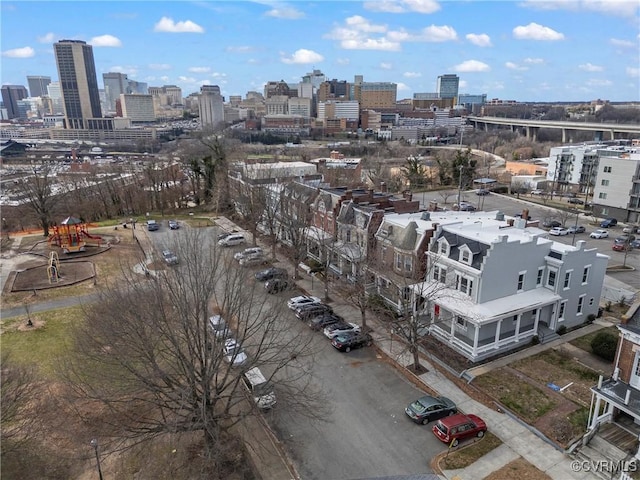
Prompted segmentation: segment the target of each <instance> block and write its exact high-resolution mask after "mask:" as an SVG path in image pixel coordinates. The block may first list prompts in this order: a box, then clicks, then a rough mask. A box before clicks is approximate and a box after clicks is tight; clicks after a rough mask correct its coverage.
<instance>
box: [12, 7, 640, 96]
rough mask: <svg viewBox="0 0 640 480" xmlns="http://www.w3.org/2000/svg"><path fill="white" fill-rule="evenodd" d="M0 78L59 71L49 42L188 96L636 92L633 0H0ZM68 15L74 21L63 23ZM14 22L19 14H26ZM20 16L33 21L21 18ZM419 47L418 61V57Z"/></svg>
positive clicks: (22, 79) (639, 67) (639, 38)
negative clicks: (276, 91) (291, 90)
mask: <svg viewBox="0 0 640 480" xmlns="http://www.w3.org/2000/svg"><path fill="white" fill-rule="evenodd" d="M1 8H2V19H1V27H2V28H1V30H2V33H1V36H2V66H3V68H2V78H1V83H2V84H3V85H5V84H11V85H26V84H27V76H51V77H52V81H57V80H59V79H58V72H57V69H56V62H55V56H54V54H53V44H54V43H55V42H58V41H60V40H63V39H65V40H66V39H72V40H83V41H86V42H87V43H88V44H90V45H92V46H93V49H94V57H95V63H96V72H97V76H98V83H99V86H100V88H103V82H102V74H104V73H107V72H121V73H125V74H127V76H128V78H129V79H131V80H135V81H138V82H146V83H148V84H149V86H160V85H178V86H179V87H181V88H182V90H183V95H184V96H187V95H188V94H190V93H195V92H198V91H199V90H200V87H201V86H202V85H219V86H220V90H221V93H222V95H224V96H225V98H226V100H228V98H229V96H230V95H242V96H243V97H244V96H245V95H246V93H247V92H248V91H258V92H260V93H262V92H263V88H264V84H266V83H267V82H268V81H274V80H275V81H277V80H285V81H286V82H288V83H298V82H299V81H301V79H302V77H303V76H304V75H305V74H306V73H308V72H311V71H313V70H314V69H318V70H320V71H322V73H324V74H325V75H326V76H327V78H328V79H334V78H335V79H338V80H346V81H348V82H352V81H353V79H354V76H355V75H363V76H364V81H365V82H395V83H397V84H398V94H397V98H398V100H400V99H403V98H411V97H412V96H413V94H414V93H425V92H436V90H437V85H436V83H437V78H438V76H440V75H445V74H455V75H458V77H459V78H460V87H459V93H461V94H483V93H486V94H487V98H488V99H491V98H501V99H504V100H516V101H522V102H525V101H539V102H543V101H590V100H595V99H603V100H609V101H614V102H615V101H639V100H640V35H639V33H638V32H639V30H640V29H639V27H638V25H639V22H638V18H639V14H640V4H638V2H636V1H625V0H610V1H591V0H577V1H564V2H560V1H556V2H544V1H530V0H524V1H521V2H489V1H482V2H479V1H471V2H463V1H444V2H436V1H432V0H399V1H387V0H380V1H364V2H362V1H349V2H347V1H331V2H326V1H325V2H298V1H293V2H275V1H270V0H260V1H239V2H228V1H215V2H214V1H207V2H204V1H201V2H186V1H175V2H162V1H159V2H158V1H151V2H141V1H132V2H102V1H98V2H23V1H16V2H3V3H2V5H1ZM69 18H73V20H74V21H73V22H69ZM21 19H23V20H22V21H21ZM27 25H28V28H26V26H27ZM421 58H422V60H421Z"/></svg>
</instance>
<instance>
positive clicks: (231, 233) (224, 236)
mask: <svg viewBox="0 0 640 480" xmlns="http://www.w3.org/2000/svg"><path fill="white" fill-rule="evenodd" d="M234 233H237V232H235V231H234V232H224V233H221V234H220V235H218V241H220V240H222V239H223V238H227V237H228V236H229V235H233V234H234Z"/></svg>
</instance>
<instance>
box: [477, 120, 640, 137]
mask: <svg viewBox="0 0 640 480" xmlns="http://www.w3.org/2000/svg"><path fill="white" fill-rule="evenodd" d="M467 122H468V123H471V124H472V125H473V126H474V127H475V128H476V129H482V130H489V128H490V126H492V125H493V126H503V127H504V126H507V127H510V128H511V131H512V132H515V131H520V130H524V131H525V132H526V135H527V138H530V139H532V140H536V139H537V135H538V130H540V129H541V128H553V129H556V130H562V142H563V143H571V142H572V138H571V137H572V135H571V133H572V132H574V131H577V130H582V131H589V132H594V137H595V138H594V139H595V140H615V139H616V135H617V134H621V133H624V134H627V135H628V136H629V137H632V138H640V125H637V124H623V123H620V124H618V123H587V122H561V121H544V120H521V119H518V118H502V117H477V116H468V117H467Z"/></svg>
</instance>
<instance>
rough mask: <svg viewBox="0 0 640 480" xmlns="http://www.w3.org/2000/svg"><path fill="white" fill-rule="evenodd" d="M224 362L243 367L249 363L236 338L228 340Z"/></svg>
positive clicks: (224, 349) (226, 341)
mask: <svg viewBox="0 0 640 480" xmlns="http://www.w3.org/2000/svg"><path fill="white" fill-rule="evenodd" d="M222 351H223V354H224V360H225V362H227V363H230V364H232V365H234V366H235V365H243V364H244V363H245V362H246V361H247V354H246V353H244V351H243V350H242V347H241V346H240V344H239V343H238V341H237V340H235V339H234V338H227V339H226V340H225V341H224V348H223V350H222Z"/></svg>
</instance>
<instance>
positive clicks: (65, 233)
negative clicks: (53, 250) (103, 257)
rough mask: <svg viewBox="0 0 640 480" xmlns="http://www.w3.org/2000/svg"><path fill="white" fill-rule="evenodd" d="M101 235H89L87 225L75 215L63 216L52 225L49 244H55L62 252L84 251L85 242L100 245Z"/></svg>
mask: <svg viewBox="0 0 640 480" xmlns="http://www.w3.org/2000/svg"><path fill="white" fill-rule="evenodd" d="M101 241H102V237H100V236H97V235H91V234H90V233H89V232H88V231H87V225H86V224H85V223H84V222H83V221H82V220H80V219H79V218H75V217H67V218H65V219H64V220H63V221H62V222H61V223H60V225H54V227H53V235H51V236H50V237H49V244H52V245H56V246H58V247H60V248H61V249H62V252H63V253H75V252H84V251H85V246H86V245H87V244H95V245H100V243H101Z"/></svg>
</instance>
